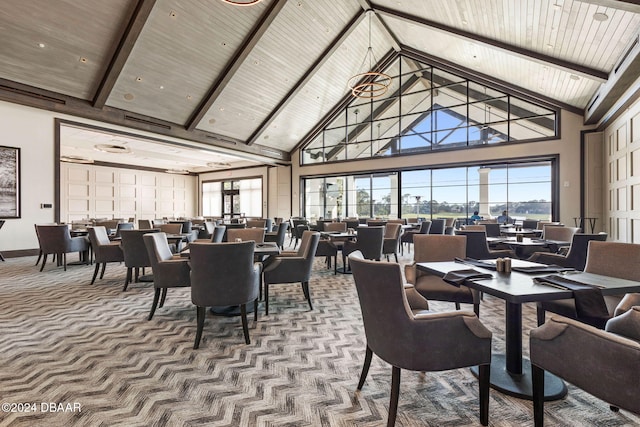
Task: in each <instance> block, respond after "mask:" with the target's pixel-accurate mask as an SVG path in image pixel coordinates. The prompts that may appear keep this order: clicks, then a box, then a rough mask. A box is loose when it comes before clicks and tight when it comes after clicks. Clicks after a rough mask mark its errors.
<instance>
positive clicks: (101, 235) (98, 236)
mask: <svg viewBox="0 0 640 427" xmlns="http://www.w3.org/2000/svg"><path fill="white" fill-rule="evenodd" d="M87 231H88V232H89V241H90V242H91V246H92V247H93V250H94V251H96V250H97V248H98V247H99V246H102V245H110V244H111V241H110V240H109V235H108V234H107V229H106V228H105V227H103V226H101V225H96V226H93V227H89V228H88V229H87Z"/></svg>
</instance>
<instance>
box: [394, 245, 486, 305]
mask: <svg viewBox="0 0 640 427" xmlns="http://www.w3.org/2000/svg"><path fill="white" fill-rule="evenodd" d="M413 246H414V254H413V263H411V264H407V265H406V266H405V276H406V279H407V282H408V283H411V284H413V285H414V286H415V288H416V291H418V293H420V294H421V295H422V296H423V297H425V298H426V299H427V300H436V301H451V302H453V303H455V307H456V310H460V304H462V303H464V304H473V311H474V312H475V313H476V315H477V316H478V317H479V316H480V293H479V292H478V291H477V290H475V289H471V288H468V287H467V286H464V285H462V286H459V287H458V286H453V285H451V284H449V283H447V282H445V281H444V280H442V278H440V277H438V276H435V275H432V274H428V273H425V272H422V271H420V270H417V268H416V266H415V264H416V263H417V262H440V261H453V260H454V259H455V258H464V257H465V256H466V252H467V236H450V235H446V234H445V235H433V234H420V235H416V236H414V240H413Z"/></svg>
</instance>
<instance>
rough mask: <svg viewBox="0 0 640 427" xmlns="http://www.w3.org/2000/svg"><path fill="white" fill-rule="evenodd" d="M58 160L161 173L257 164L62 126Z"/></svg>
mask: <svg viewBox="0 0 640 427" xmlns="http://www.w3.org/2000/svg"><path fill="white" fill-rule="evenodd" d="M98 145H107V146H115V147H126V148H127V149H129V150H130V151H131V152H130V153H118V152H104V151H100V150H98V149H96V146H98ZM108 151H116V150H108ZM60 156H61V157H63V156H67V157H79V158H84V159H89V160H93V161H94V162H104V163H111V164H118V165H129V166H136V167H145V168H155V169H161V170H186V171H188V172H195V173H199V172H207V171H216V170H220V169H229V168H238V167H247V166H255V165H257V164H259V162H255V161H251V160H246V159H241V158H239V157H236V156H232V155H228V154H224V153H217V152H215V151H212V150H209V149H205V148H203V147H199V146H196V145H194V146H191V147H188V146H187V147H185V146H179V145H176V144H172V143H170V142H168V141H167V142H164V143H163V142H159V141H155V140H154V141H152V140H149V139H145V138H144V137H133V136H129V135H123V134H115V133H109V132H103V131H98V130H93V129H89V128H83V127H75V126H64V125H63V126H61V127H60Z"/></svg>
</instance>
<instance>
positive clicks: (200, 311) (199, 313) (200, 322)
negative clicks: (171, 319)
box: [193, 306, 207, 350]
mask: <svg viewBox="0 0 640 427" xmlns="http://www.w3.org/2000/svg"><path fill="white" fill-rule="evenodd" d="M206 308H207V307H200V306H197V307H196V319H197V329H196V341H195V342H194V343H193V349H194V350H197V349H198V347H200V339H202V330H203V329H204V316H205V314H206Z"/></svg>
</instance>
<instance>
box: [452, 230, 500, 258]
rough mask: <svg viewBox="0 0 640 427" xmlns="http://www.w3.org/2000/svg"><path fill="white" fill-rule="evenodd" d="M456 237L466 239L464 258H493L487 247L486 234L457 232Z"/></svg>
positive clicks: (481, 232) (466, 231)
mask: <svg viewBox="0 0 640 427" xmlns="http://www.w3.org/2000/svg"><path fill="white" fill-rule="evenodd" d="M456 235H459V236H466V237H467V251H466V256H467V257H468V258H474V259H489V258H493V256H492V255H491V252H489V246H488V245H487V233H486V232H484V231H473V230H467V229H466V228H465V229H464V230H458V231H456Z"/></svg>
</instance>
